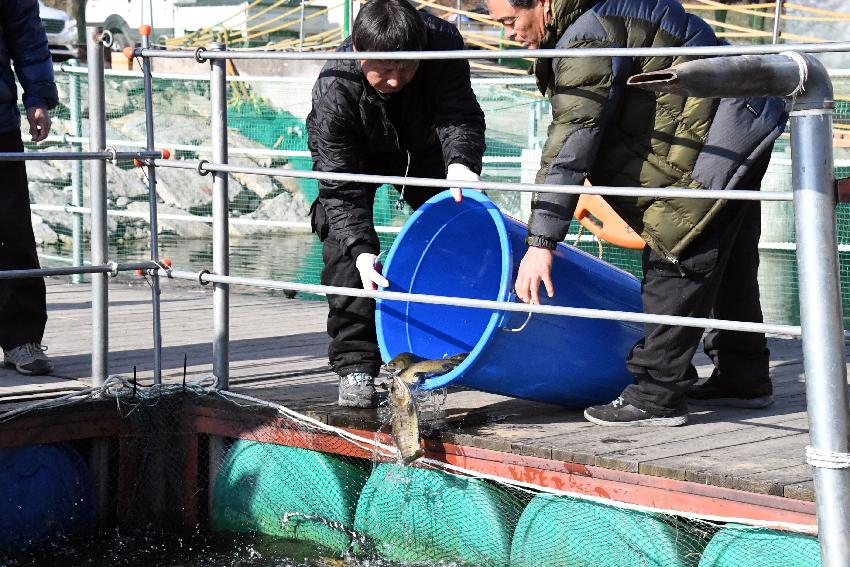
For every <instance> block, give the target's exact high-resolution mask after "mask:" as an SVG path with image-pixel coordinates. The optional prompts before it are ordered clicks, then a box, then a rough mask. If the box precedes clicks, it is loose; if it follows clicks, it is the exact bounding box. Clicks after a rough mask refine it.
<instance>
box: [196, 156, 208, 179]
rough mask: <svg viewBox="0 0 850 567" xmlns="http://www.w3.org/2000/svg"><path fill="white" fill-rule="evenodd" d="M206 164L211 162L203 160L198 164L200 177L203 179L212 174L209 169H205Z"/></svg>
mask: <svg viewBox="0 0 850 567" xmlns="http://www.w3.org/2000/svg"><path fill="white" fill-rule="evenodd" d="M205 163H209V162H208V161H207V160H205V159H202V160H201V161H199V162H198V175H200V176H202V177H203V176H205V175H209V174H210V170H209V169H204V164H205Z"/></svg>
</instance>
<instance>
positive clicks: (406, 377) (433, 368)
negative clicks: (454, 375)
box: [384, 352, 469, 385]
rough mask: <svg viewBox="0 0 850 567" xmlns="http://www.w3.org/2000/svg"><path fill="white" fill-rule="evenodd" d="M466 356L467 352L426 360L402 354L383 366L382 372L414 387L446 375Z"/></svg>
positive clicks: (409, 354)
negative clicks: (424, 381) (384, 371)
mask: <svg viewBox="0 0 850 567" xmlns="http://www.w3.org/2000/svg"><path fill="white" fill-rule="evenodd" d="M467 356H469V353H468V352H462V353H460V354H456V355H454V356H449V357H446V358H435V359H430V360H427V359H423V358H422V357H419V356H416V355H415V354H412V353H409V352H403V353H401V354H399V355H397V356H395V357H394V358H393V359H392V360H390V361H389V362H388V363H387V364H385V365H384V370H386V371H387V372H389V373H390V374H391V375H392V376H399V377H400V378H401V379H402V380H403V381H404V382H405V383H407V384H411V385H415V384H419V383H420V382H422V381H423V380H427V379H428V378H434V377H436V376H442V375H443V374H448V373H449V372H451V371H452V370H454V369H455V368H457V367H458V366H459V365H460V363H461V362H463V361H464V360H465V359H466V357H467Z"/></svg>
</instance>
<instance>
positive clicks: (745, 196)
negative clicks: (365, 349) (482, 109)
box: [154, 160, 794, 201]
mask: <svg viewBox="0 0 850 567" xmlns="http://www.w3.org/2000/svg"><path fill="white" fill-rule="evenodd" d="M154 165H156V166H157V167H170V168H173V169H191V170H195V171H197V172H198V173H200V174H201V175H205V174H206V173H208V172H225V173H248V174H255V175H269V176H273V177H294V178H300V179H321V180H327V181H357V182H359V183H373V184H376V185H381V184H384V183H388V184H391V185H407V186H408V187H443V188H445V189H448V188H450V187H453V186H456V185H457V182H456V181H448V180H445V179H432V178H429V177H400V176H393V175H366V174H361V173H334V172H326V171H308V170H297V169H283V168H274V167H249V166H241V165H227V164H222V163H211V162H208V161H204V160H200V161H198V160H180V161H168V160H154ZM463 187H464V189H477V190H481V191H488V190H489V191H520V192H523V191H524V192H543V193H563V194H567V195H581V194H584V193H591V194H593V195H602V196H606V195H607V196H625V197H646V196H648V195H652V196H655V197H685V198H689V199H724V200H727V201H736V200H737V201H792V200H793V199H794V197H793V195H792V194H791V193H789V192H788V191H744V190H740V191H738V190H735V191H725V190H708V189H700V190H694V189H662V188H654V189H649V188H646V187H605V186H601V185H594V186H593V187H591V188H588V187H585V186H584V185H545V184H540V185H535V184H533V183H504V182H499V181H467V182H464V184H463Z"/></svg>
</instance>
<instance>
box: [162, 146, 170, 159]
mask: <svg viewBox="0 0 850 567" xmlns="http://www.w3.org/2000/svg"><path fill="white" fill-rule="evenodd" d="M162 159H171V150H169V149H168V148H163V149H162Z"/></svg>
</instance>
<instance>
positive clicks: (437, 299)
mask: <svg viewBox="0 0 850 567" xmlns="http://www.w3.org/2000/svg"><path fill="white" fill-rule="evenodd" d="M159 274H160V276H161V277H171V278H176V279H183V280H192V281H196V282H198V283H200V284H206V283H210V282H212V283H223V284H231V285H244V286H250V287H262V288H266V289H281V290H289V291H300V292H305V293H315V294H319V295H326V294H334V295H346V296H350V297H371V298H373V299H389V300H395V301H410V302H413V303H431V304H438V305H454V306H457V307H471V308H473V309H489V310H492V311H515V312H522V313H539V314H541V315H564V316H568V317H582V318H586V319H606V320H613V321H628V322H632V323H654V324H658V325H675V326H681V327H697V328H707V329H718V330H724V331H742V332H749V333H770V334H775V335H784V336H789V337H799V336H800V335H801V333H800V327H797V326H791V325H770V324H764V323H747V322H743V321H724V320H720V319H704V318H691V317H677V316H672V315H652V314H645V313H634V312H631V311H608V310H602V309H584V308H579V307H558V306H553V305H528V304H525V303H513V302H503V301H490V300H486V299H467V298H462V297H450V296H442V295H424V294H421V293H399V292H395V291H366V290H365V289H357V288H350V287H335V286H326V285H314V284H301V283H295V282H279V281H276V280H264V279H258V278H244V277H236V276H217V275H214V274H210V273H208V272H201V273H199V274H195V273H192V272H183V271H175V270H168V271H166V270H160V272H159Z"/></svg>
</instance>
